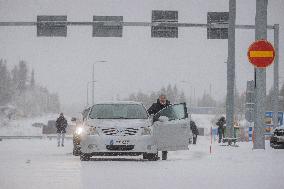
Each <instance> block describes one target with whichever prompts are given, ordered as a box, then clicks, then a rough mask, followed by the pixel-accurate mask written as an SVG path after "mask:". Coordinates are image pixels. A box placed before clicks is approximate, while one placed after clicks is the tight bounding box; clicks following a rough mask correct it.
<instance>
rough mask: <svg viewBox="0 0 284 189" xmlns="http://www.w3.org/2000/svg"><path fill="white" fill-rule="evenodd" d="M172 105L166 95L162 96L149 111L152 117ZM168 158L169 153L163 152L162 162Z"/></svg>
mask: <svg viewBox="0 0 284 189" xmlns="http://www.w3.org/2000/svg"><path fill="white" fill-rule="evenodd" d="M169 105H171V103H170V101H168V100H167V97H166V95H164V94H161V95H160V96H159V98H158V99H157V102H156V103H153V104H152V106H151V107H150V108H149V109H148V110H147V111H148V113H149V114H150V115H155V114H156V113H158V112H159V111H160V110H162V109H164V108H165V107H167V106H169ZM167 156H168V151H162V160H166V159H167Z"/></svg>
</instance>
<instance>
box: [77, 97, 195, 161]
mask: <svg viewBox="0 0 284 189" xmlns="http://www.w3.org/2000/svg"><path fill="white" fill-rule="evenodd" d="M189 123H190V120H189V118H188V114H187V109H186V104H185V103H181V104H175V105H170V106H168V107H166V108H164V109H163V110H161V111H160V112H158V113H157V114H156V115H154V116H149V114H148V113H147V110H146V109H145V107H144V106H143V105H142V104H141V103H138V102H129V101H121V102H108V103H98V104H95V105H93V106H92V108H91V110H90V112H89V114H88V116H87V119H86V120H85V123H84V129H83V132H82V135H81V144H80V145H81V155H80V159H81V160H82V161H88V160H90V157H91V156H120V155H121V156H125V155H130V156H138V155H143V159H148V160H152V161H155V160H158V151H176V150H187V149H188V144H189V138H191V131H190V127H189ZM165 159H166V158H165Z"/></svg>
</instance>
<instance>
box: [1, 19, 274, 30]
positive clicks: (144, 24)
mask: <svg viewBox="0 0 284 189" xmlns="http://www.w3.org/2000/svg"><path fill="white" fill-rule="evenodd" d="M48 22H49V21H45V22H44V21H43V22H0V26H36V25H37V24H39V23H40V24H42V23H47V24H48ZM52 23H55V22H54V21H53V22H52ZM56 23H58V24H66V25H67V26H93V24H94V23H102V24H103V25H105V26H145V27H147V26H169V27H183V28H195V27H197V28H208V27H211V28H229V25H228V24H215V23H214V24H200V23H152V22H109V21H108V22H69V21H68V22H56ZM235 27H236V29H255V25H235ZM267 29H274V26H273V25H268V26H267Z"/></svg>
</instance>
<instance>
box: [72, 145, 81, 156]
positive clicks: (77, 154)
mask: <svg viewBox="0 0 284 189" xmlns="http://www.w3.org/2000/svg"><path fill="white" fill-rule="evenodd" d="M80 154H81V151H80V149H79V148H76V147H74V148H73V155H74V156H79V155H80Z"/></svg>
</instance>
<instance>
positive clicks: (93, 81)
mask: <svg viewBox="0 0 284 189" xmlns="http://www.w3.org/2000/svg"><path fill="white" fill-rule="evenodd" d="M94 85H95V63H93V74H92V105H94V103H95V101H94V95H95V86H94Z"/></svg>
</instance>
